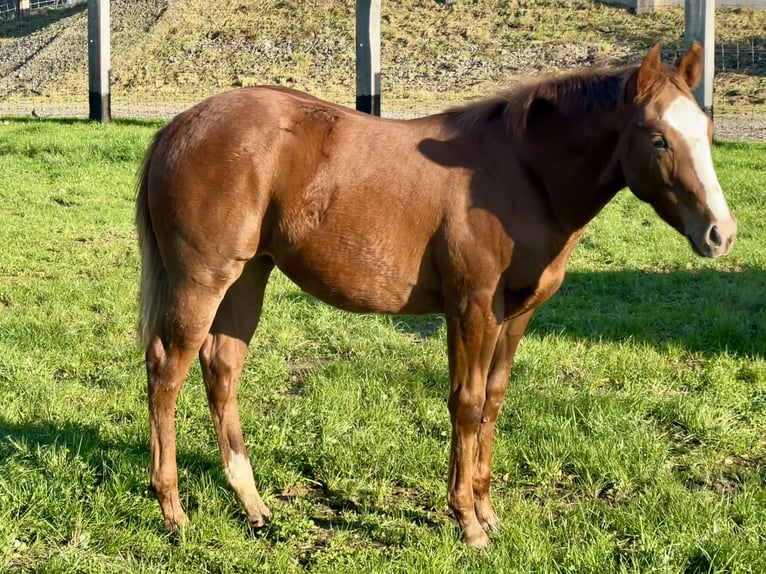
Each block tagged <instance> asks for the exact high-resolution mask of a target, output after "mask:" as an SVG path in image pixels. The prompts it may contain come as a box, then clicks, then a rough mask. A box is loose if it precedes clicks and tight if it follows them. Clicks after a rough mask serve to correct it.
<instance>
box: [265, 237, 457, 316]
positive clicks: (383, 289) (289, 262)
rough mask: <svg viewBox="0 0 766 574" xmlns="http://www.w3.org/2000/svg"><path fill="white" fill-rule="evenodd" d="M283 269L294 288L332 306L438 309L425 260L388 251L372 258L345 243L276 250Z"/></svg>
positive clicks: (362, 309) (439, 299)
mask: <svg viewBox="0 0 766 574" xmlns="http://www.w3.org/2000/svg"><path fill="white" fill-rule="evenodd" d="M274 260H275V263H276V264H277V266H278V267H279V268H280V269H281V270H282V272H283V273H284V274H285V275H287V277H289V278H290V280H292V281H293V282H294V283H295V284H296V285H298V287H300V288H301V289H302V290H303V291H305V292H306V293H309V294H310V295H313V296H314V297H316V298H317V299H320V300H321V301H324V302H325V303H328V304H330V305H333V306H334V307H338V308H340V309H344V310H347V311H354V312H359V313H390V314H421V313H436V312H440V311H441V310H442V306H443V303H442V296H441V291H440V289H439V282H438V281H437V280H436V277H435V275H434V273H433V272H431V271H430V269H428V265H427V263H424V260H423V259H421V260H419V261H418V260H412V259H407V258H402V259H400V260H396V259H395V258H393V254H389V255H388V256H380V257H373V256H372V254H371V253H370V249H369V246H368V247H367V248H363V247H359V246H352V245H348V244H344V242H342V241H339V242H338V243H337V244H336V245H328V246H327V247H326V248H323V247H322V245H321V244H318V243H316V242H314V243H312V245H311V247H307V248H303V249H295V250H292V251H291V252H289V253H282V254H279V253H277V254H275V255H274Z"/></svg>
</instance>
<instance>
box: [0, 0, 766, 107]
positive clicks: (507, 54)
mask: <svg viewBox="0 0 766 574" xmlns="http://www.w3.org/2000/svg"><path fill="white" fill-rule="evenodd" d="M22 1H24V0H0V116H3V115H4V116H11V115H14V116H16V115H21V116H25V115H33V116H55V117H87V116H88V50H87V41H88V40H87V7H86V4H85V2H84V0H27V1H28V3H29V8H30V9H29V13H28V14H24V15H22V14H21V12H20V9H19V6H20V2H22ZM167 6H168V3H167V2H165V1H163V0H144V1H142V2H140V3H139V2H131V0H113V1H112V77H113V80H114V81H113V83H112V116H113V117H124V118H159V119H163V118H169V117H172V116H173V115H175V114H176V113H178V112H179V111H181V110H183V109H186V108H187V107H189V106H190V105H192V104H193V103H195V102H197V101H199V100H200V99H202V98H204V97H206V96H209V95H212V94H213V93H217V92H220V91H223V90H225V89H228V88H231V87H235V86H242V85H252V84H260V83H267V84H274V83H276V84H281V85H286V86H290V87H296V88H299V89H306V90H308V91H311V92H312V93H314V94H315V95H317V96H320V97H325V98H328V99H331V100H333V101H336V102H339V103H343V104H348V105H353V102H354V100H355V93H354V90H355V80H354V74H355V71H354V57H355V47H354V30H353V27H354V22H353V18H349V19H348V20H349V21H348V22H347V25H346V26H345V28H344V29H343V30H342V31H341V32H340V33H339V34H338V35H337V36H336V37H334V38H332V39H329V40H328V39H327V38H320V37H317V38H315V39H313V40H309V41H307V42H304V43H302V44H299V43H298V42H297V40H296V41H292V40H291V41H287V42H281V43H279V42H277V41H276V40H264V39H259V40H257V41H255V40H253V41H246V40H242V39H239V38H231V37H221V36H220V35H216V31H215V30H214V29H212V28H211V30H210V31H208V32H207V33H206V34H204V35H202V36H201V37H200V39H199V40H197V41H196V42H195V43H193V44H191V45H189V46H187V47H186V48H185V49H184V50H183V51H181V52H171V51H168V52H167V53H164V54H162V53H161V51H160V53H161V54H162V55H160V56H157V55H153V56H151V57H145V58H144V60H142V61H141V47H140V46H136V41H135V31H136V30H149V29H151V28H152V26H153V25H154V23H155V22H156V21H157V19H158V18H159V17H160V16H161V15H162V14H163V13H164V11H165V10H167V9H168V8H167ZM171 32H172V31H171ZM393 32H394V31H393V30H390V29H387V28H386V21H385V19H384V21H383V26H382V43H383V46H382V68H383V69H382V78H381V86H382V108H383V113H384V115H390V116H391V115H393V116H399V117H401V116H407V115H417V114H419V113H422V112H425V111H434V110H436V109H443V108H444V107H447V106H449V105H453V104H455V103H459V102H464V101H466V100H467V99H471V98H475V97H480V96H483V95H489V94H490V93H492V92H493V91H495V90H497V89H499V88H502V87H507V86H508V85H509V83H512V82H513V81H517V80H518V79H519V78H522V77H525V76H528V75H529V74H530V73H545V72H549V71H554V70H556V69H566V68H572V67H583V66H591V65H600V64H614V65H621V64H626V63H629V62H635V61H637V60H638V59H640V57H641V56H642V55H643V53H644V52H645V48H639V47H633V48H631V47H630V46H628V47H620V48H618V49H614V48H610V49H609V50H608V51H604V50H602V48H600V47H599V46H598V45H596V46H593V45H585V44H583V45H580V44H577V45H571V44H569V45H567V44H565V45H556V44H552V43H551V44H548V45H539V44H538V45H529V46H521V47H519V46H517V47H515V48H510V47H509V48H508V49H503V50H502V51H501V53H500V55H499V56H498V57H497V58H495V59H493V60H488V59H486V58H480V57H478V56H480V54H478V50H479V48H476V51H477V54H473V53H471V48H469V49H467V50H466V49H463V52H466V51H467V52H468V53H467V54H466V53H454V52H450V51H449V50H448V49H444V50H441V51H440V50H435V51H434V53H433V54H432V56H431V57H430V59H429V60H428V61H423V62H413V61H411V58H409V57H408V56H407V54H406V53H405V52H404V51H402V50H399V49H398V48H397V47H394V46H392V45H389V39H390V36H392V35H393ZM299 35H300V34H298V33H296V37H297V36H299ZM432 41H433V42H435V43H437V44H438V43H439V38H438V36H437V37H436V38H435V39H434V40H432ZM392 43H393V42H392ZM445 45H446V42H445ZM209 49H213V50H212V52H211V53H213V54H216V53H221V54H223V53H224V51H225V50H228V52H227V53H234V54H236V57H234V56H227V58H229V59H227V60H225V61H222V62H221V63H220V65H218V67H215V64H216V63H215V62H213V63H211V62H210V60H211V56H210V55H209V54H208V50H209ZM215 50H218V52H216V51H215ZM680 55H681V51H680V49H679V50H674V49H670V50H665V51H664V52H663V56H664V57H665V58H666V59H668V60H672V59H675V58H677V57H680ZM130 58H133V60H130ZM136 59H138V60H139V61H141V62H142V63H141V64H140V65H138V66H137V65H136V64H135V60H136ZM328 61H332V62H333V64H334V65H335V67H336V68H338V69H340V70H341V73H340V74H336V75H327V76H326V77H325V75H324V74H325V71H324V67H323V66H324V65H325V64H326V63H327V62H328ZM291 66H292V68H293V69H294V72H292V73H284V70H285V69H289V68H290V67H291ZM170 68H172V70H173V73H172V74H171V75H169V74H168V69H170ZM201 68H205V69H206V70H208V74H207V75H203V74H201V73H200V72H199V70H200V69H201ZM715 69H716V88H715V90H716V104H715V105H716V110H717V112H716V113H720V111H723V112H727V111H732V110H735V111H736V113H739V114H744V115H747V114H751V115H752V114H762V115H763V116H764V117H766V31H764V33H763V34H761V35H760V37H759V36H754V37H752V38H750V39H748V40H747V41H743V42H737V43H717V44H716V48H715ZM211 70H212V72H210V71H211ZM487 77H492V78H494V84H493V85H489V84H490V83H488V82H487V81H486V78H487ZM309 78H310V81H309Z"/></svg>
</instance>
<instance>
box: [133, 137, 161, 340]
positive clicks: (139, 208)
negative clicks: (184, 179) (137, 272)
mask: <svg viewBox="0 0 766 574" xmlns="http://www.w3.org/2000/svg"><path fill="white" fill-rule="evenodd" d="M161 133H162V132H160V133H158V134H157V136H156V137H155V139H154V142H153V143H152V145H151V146H150V147H149V150H148V151H147V152H146V157H144V161H143V164H142V165H141V168H140V171H139V174H138V178H139V179H138V195H137V197H136V228H137V231H138V248H139V251H140V252H141V289H140V291H139V308H140V316H139V317H140V318H139V325H138V333H139V340H140V342H141V345H142V346H143V348H144V349H146V347H147V346H148V345H149V342H150V341H151V339H152V337H154V336H155V335H157V334H159V333H160V329H161V324H160V323H161V321H162V316H163V314H164V311H165V305H166V303H167V296H168V272H167V269H165V264H164V263H163V262H162V257H161V256H160V251H159V247H158V246H157V236H156V235H155V234H154V228H153V227H152V219H151V216H150V214H149V168H150V166H151V162H152V156H153V155H154V152H155V148H156V147H157V142H158V141H159V139H160V136H161Z"/></svg>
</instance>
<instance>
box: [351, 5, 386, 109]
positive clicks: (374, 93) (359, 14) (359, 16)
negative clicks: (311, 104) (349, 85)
mask: <svg viewBox="0 0 766 574" xmlns="http://www.w3.org/2000/svg"><path fill="white" fill-rule="evenodd" d="M380 2H381V0H356V109H357V110H359V111H361V112H365V113H368V114H373V115H376V116H379V115H380Z"/></svg>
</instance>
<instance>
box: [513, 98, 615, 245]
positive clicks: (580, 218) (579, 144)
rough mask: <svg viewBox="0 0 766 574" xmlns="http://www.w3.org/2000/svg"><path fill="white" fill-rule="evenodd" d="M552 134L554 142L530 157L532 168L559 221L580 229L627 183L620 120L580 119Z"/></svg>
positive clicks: (605, 116) (564, 225) (613, 118)
mask: <svg viewBox="0 0 766 574" xmlns="http://www.w3.org/2000/svg"><path fill="white" fill-rule="evenodd" d="M549 137H551V138H552V139H553V140H554V142H555V143H554V144H553V145H551V146H550V147H549V148H548V149H546V150H544V151H543V150H542V149H540V148H539V149H540V151H539V153H536V154H535V155H531V156H528V157H529V164H530V167H531V168H532V170H533V171H534V172H535V173H536V175H537V177H538V181H539V182H540V183H541V187H542V189H541V190H540V191H541V192H542V193H545V194H546V197H547V201H548V203H549V205H550V208H551V210H552V211H553V213H554V215H555V216H556V219H557V220H558V221H559V224H560V225H561V226H562V227H566V228H569V229H571V230H572V231H574V230H577V229H581V228H582V227H584V226H585V225H587V223H588V222H589V221H590V220H591V219H593V218H594V217H595V216H596V215H597V214H598V212H599V211H601V209H602V208H603V207H604V206H605V205H606V204H607V203H608V202H609V200H611V199H612V198H613V197H614V196H615V194H616V193H617V192H618V191H619V190H620V189H622V188H623V187H624V186H625V179H624V176H623V174H622V169H621V168H620V164H619V161H618V156H617V153H618V144H619V140H620V129H619V118H618V117H617V114H616V113H615V115H614V116H610V115H599V116H598V117H593V118H582V119H581V120H579V124H578V125H573V126H572V127H570V128H569V129H566V130H563V131H560V132H558V133H556V134H552V135H551V136H549ZM537 141H540V142H542V141H543V140H542V139H540V138H539V137H538V138H537Z"/></svg>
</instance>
